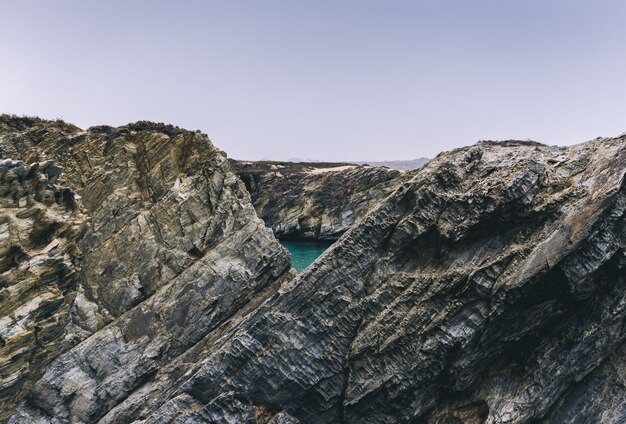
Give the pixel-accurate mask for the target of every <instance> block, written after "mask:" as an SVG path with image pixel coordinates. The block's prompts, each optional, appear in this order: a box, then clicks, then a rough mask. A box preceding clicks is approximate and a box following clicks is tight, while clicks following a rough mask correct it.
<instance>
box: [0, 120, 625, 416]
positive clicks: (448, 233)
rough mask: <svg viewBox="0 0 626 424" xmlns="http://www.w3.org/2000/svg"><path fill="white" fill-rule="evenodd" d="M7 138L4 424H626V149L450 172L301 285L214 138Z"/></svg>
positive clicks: (33, 130)
mask: <svg viewBox="0 0 626 424" xmlns="http://www.w3.org/2000/svg"><path fill="white" fill-rule="evenodd" d="M1 122H2V123H3V126H2V127H0V153H1V154H2V158H11V159H12V161H10V162H8V161H5V162H3V164H5V165H2V166H5V167H7V166H10V167H15V166H17V167H24V168H28V169H34V170H35V171H33V172H32V173H31V174H30V175H31V176H34V175H40V176H38V177H36V178H35V179H33V178H30V179H27V178H23V179H22V180H19V178H18V180H19V181H18V183H10V184H12V186H11V188H10V189H6V187H5V185H6V184H5V180H4V179H3V180H2V185H1V187H2V190H3V193H5V194H6V193H9V194H6V195H4V198H3V203H2V206H3V209H2V215H0V216H1V218H0V219H2V220H3V221H0V234H8V238H7V236H4V235H3V237H4V239H10V240H13V241H11V242H7V243H5V244H2V245H0V248H2V249H14V250H15V251H21V252H23V253H20V254H17V255H13V256H12V257H13V258H14V259H11V260H8V261H3V266H4V267H5V269H4V270H3V273H2V274H1V276H2V279H3V280H2V288H1V289H0V290H2V292H1V293H2V299H3V303H2V308H3V309H2V311H3V315H6V317H5V318H2V321H0V322H1V323H2V325H3V327H2V328H0V331H1V332H2V337H3V339H2V342H3V344H2V346H1V347H0V349H3V350H0V352H2V361H3V362H2V364H3V365H2V366H1V367H0V373H2V374H1V375H0V377H1V378H2V385H3V386H2V390H3V392H0V394H1V395H2V396H3V397H0V401H2V402H3V405H2V406H3V407H2V408H0V410H2V411H8V412H7V413H5V415H4V416H3V419H7V418H8V422H11V423H23V422H28V423H48V422H54V423H70V422H72V423H74V422H100V423H129V422H137V423H146V424H147V423H215V422H218V423H219V422H222V423H235V422H236V423H239V422H248V423H273V424H278V423H298V422H300V423H336V422H350V423H352V422H367V423H394V422H398V423H400V422H428V423H466V424H471V423H522V422H529V423H543V422H545V423H553V422H581V423H588V422H603V423H620V422H624V421H625V420H626V408H625V406H624V405H625V404H626V396H625V393H626V392H625V389H624V387H625V384H626V382H625V380H624V376H625V375H626V361H625V360H624V353H625V349H626V345H625V344H624V338H625V336H626V327H625V326H624V324H625V323H624V319H625V316H626V285H625V284H624V277H625V271H624V262H625V260H626V258H625V256H624V247H625V244H626V228H625V225H624V224H625V215H624V214H625V212H626V188H625V187H624V175H625V173H626V138H624V137H622V138H615V139H598V140H594V141H591V142H588V143H584V144H581V145H577V146H573V147H569V148H559V147H547V146H544V145H541V144H538V143H532V142H517V141H508V142H497V143H496V142H483V143H479V144H477V145H475V146H471V147H468V148H463V149H457V150H454V151H451V152H447V153H442V154H440V155H439V156H438V157H437V158H435V159H434V160H432V161H431V162H430V163H429V164H428V165H427V166H426V167H425V168H423V169H422V170H420V171H419V172H417V173H416V174H415V175H413V176H412V178H409V179H407V180H406V181H403V182H402V183H401V184H400V186H399V187H398V188H397V189H395V190H394V191H393V192H392V193H390V195H389V196H388V197H382V198H381V201H380V203H379V204H378V205H377V206H375V207H373V209H371V210H370V211H369V213H367V215H365V216H364V217H363V218H362V219H360V220H359V221H358V222H356V224H354V225H353V226H352V228H351V229H350V230H348V232H347V233H345V234H344V235H343V236H342V237H341V238H340V239H339V241H338V242H336V243H335V244H334V245H333V246H332V247H331V248H330V249H329V250H328V251H326V253H324V254H323V255H322V257H321V258H320V259H318V260H317V261H316V262H315V263H314V264H313V265H312V266H311V267H309V268H308V269H307V270H306V271H304V272H303V273H301V274H299V275H298V276H297V277H294V274H293V271H292V270H291V269H290V267H289V259H288V255H287V253H286V252H285V251H284V250H283V249H282V248H280V246H279V244H278V243H277V241H276V240H275V238H274V237H273V235H272V231H271V230H270V229H269V228H267V227H265V226H264V225H263V223H262V222H261V221H260V220H259V219H258V218H257V217H256V215H255V213H254V209H253V208H252V205H251V203H250V198H249V196H248V194H247V193H246V190H245V188H244V187H243V184H242V183H241V182H239V180H238V179H237V178H236V177H235V175H234V174H233V173H232V171H231V169H230V167H229V165H228V163H227V160H226V159H225V157H224V155H223V154H222V153H221V152H219V151H218V150H216V149H215V148H214V147H213V146H212V145H211V144H210V142H209V141H208V139H207V138H206V137H205V136H203V135H202V134H199V133H192V132H187V131H183V130H179V129H177V128H175V127H169V126H163V125H157V124H150V123H137V124H132V125H128V126H125V127H120V128H109V127H99V128H92V129H89V130H87V131H81V130H79V129H77V128H75V127H71V126H68V125H66V124H62V123H52V122H45V121H32V120H31V121H29V120H24V119H22V120H19V119H15V118H11V119H9V118H4V120H2V121H1ZM17 160H22V161H23V163H18V162H16V161H17ZM48 160H54V164H51V163H50V162H46V161H48ZM6 164H9V165H6ZM26 164H31V165H26ZM46 167H47V168H46ZM60 167H62V168H63V173H61V174H59V173H58V169H60ZM0 168H1V166H0ZM2 169H4V168H2ZM44 169H48V170H49V171H45V170H44ZM3 172H4V171H3ZM20 172H22V171H20ZM29 172H31V171H28V170H24V172H23V173H22V175H27V174H29ZM37 173H38V174H37ZM14 174H15V173H14ZM53 174H54V176H53ZM56 174H59V175H56ZM3 178H4V177H3ZM10 178H13V176H10ZM35 180H36V181H38V182H37V183H34V182H33V181H35ZM13 181H15V180H13ZM29 181H30V182H29ZM16 184H17V185H16ZM19 184H22V185H23V187H22V186H20V185H19ZM41 184H43V186H41ZM46 184H47V185H46ZM48 186H49V187H51V189H48V190H50V191H52V192H54V193H57V192H58V193H65V194H59V195H56V194H53V195H51V196H50V195H47V196H41V195H38V194H37V193H38V192H41V190H42V187H48ZM66 187H67V191H65V190H66ZM17 192H19V193H25V192H28V193H31V194H29V195H28V196H26V198H27V199H26V200H25V201H20V199H22V198H24V197H25V196H23V195H22V194H20V195H15V194H11V193H17ZM31 198H32V199H31ZM53 198H54V201H52V199H53ZM45 199H47V200H45ZM64 199H67V201H65V200H64ZM71 199H74V200H73V201H72V200H71ZM32 208H36V209H39V210H43V211H44V212H45V214H47V215H46V218H45V219H44V221H45V222H58V224H56V225H54V226H53V229H52V230H50V231H46V232H44V233H45V234H46V235H45V237H43V238H41V239H40V238H38V237H36V236H34V237H33V240H35V241H29V242H26V241H21V240H25V238H27V237H26V236H23V235H21V234H24V235H26V234H30V233H32V232H33V231H34V229H35V228H40V227H41V225H42V224H41V222H42V221H41V219H39V220H37V219H35V218H34V217H33V218H29V217H30V216H31V215H30V214H32V212H28V211H29V210H30V209H32ZM21 209H24V210H23V211H22V210H21ZM18 215H19V216H18ZM33 216H34V215H33ZM42 216H43V215H42ZM66 216H67V218H66ZM18 219H21V220H26V221H24V222H22V221H20V222H18V221H17V220H18ZM3 223H9V224H8V225H7V226H6V227H3V225H4V224H3ZM17 226H19V229H18V230H12V229H10V228H14V227H17ZM9 229H10V230H9ZM38 231H39V230H38ZM35 233H37V234H39V233H40V232H37V231H35ZM18 235H19V237H18ZM4 239H3V240H4ZM55 240H56V242H55ZM57 242H58V243H57ZM55 243H56V244H55ZM12 246H17V247H12ZM61 257H62V258H63V261H64V265H63V267H64V268H63V269H64V272H65V274H63V273H61V274H58V275H55V277H54V278H45V279H44V278H42V275H41V271H39V269H40V268H38V267H36V265H35V264H36V263H37V261H54V260H57V261H59V260H61V259H60V258H61ZM51 263H55V262H51ZM51 266H52V265H51ZM57 266H59V265H57ZM18 272H23V273H24V274H23V275H24V276H23V277H21V276H20V275H22V274H19V275H18V274H17V273H18ZM44 280H45V281H44ZM23 281H26V282H27V283H26V284H25V285H24V284H23ZM21 285H24V287H21ZM39 286H42V287H43V288H45V289H44V290H42V292H43V294H45V295H46V296H49V297H50V298H54V299H57V300H55V303H54V307H46V308H44V309H45V313H41V314H39V313H30V312H29V311H32V310H34V309H33V308H35V309H36V304H35V303H34V302H32V299H34V298H35V297H36V296H37V295H38V294H37V293H35V292H32V293H31V292H29V290H33V289H32V288H31V287H39ZM17 290H20V291H21V292H23V293H25V295H24V296H18V295H12V294H11V293H14V292H16V291H17ZM7 295H8V296H9V297H7ZM11 296H13V297H11ZM4 299H9V300H8V301H6V300H4ZM39 304H41V303H39ZM18 311H21V312H18ZM7 317H8V318H7ZM50 317H55V318H54V321H53V322H52V323H51V322H50V319H49V318H50ZM11 326H12V327H11ZM51 326H52V327H55V326H57V327H58V328H59V330H58V331H56V332H52V333H51V332H50V330H49V329H50V328H52V327H51ZM18 327H19V328H18ZM6 328H9V329H10V331H7V330H6ZM42 328H46V329H48V330H46V331H45V332H43V333H37V332H38V331H41V329H42ZM11 329H17V330H11ZM11 331H13V332H11ZM15 331H17V332H15ZM31 333H34V334H45V340H46V343H37V342H32V338H33V337H34V336H32V335H30V334H31ZM10 334H22V335H20V336H18V337H19V339H20V340H18V339H15V340H13V339H11V337H12V336H10ZM42 340H43V339H42ZM7 346H9V350H8V352H9V353H6V352H7V350H6V349H5V348H6V347H7ZM19 349H25V351H28V352H34V353H29V354H30V355H34V356H37V357H41V358H44V359H43V360H42V361H41V363H40V364H39V365H38V366H35V367H33V366H32V363H29V362H28V361H26V362H24V360H22V359H20V358H19V355H18V356H17V357H16V358H15V359H13V358H12V357H9V356H10V355H13V353H10V352H15V351H16V350H19ZM6 364H8V366H7V365H6ZM25 364H30V367H29V366H28V365H25ZM12 376H14V377H12ZM7 388H8V389H7ZM6 390H11V391H12V392H11V393H17V394H18V395H17V396H16V395H13V397H11V396H6V395H5V393H8V392H6ZM5 405H6V406H5ZM9 417H10V418H9Z"/></svg>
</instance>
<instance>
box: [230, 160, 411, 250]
mask: <svg viewBox="0 0 626 424" xmlns="http://www.w3.org/2000/svg"><path fill="white" fill-rule="evenodd" d="M231 163H232V164H233V167H234V169H235V171H236V172H237V174H238V175H239V177H240V178H241V179H242V180H243V182H244V183H245V184H246V188H247V189H248V191H250V195H251V197H252V203H253V205H254V207H255V209H256V211H257V214H258V215H259V217H261V218H262V219H263V220H264V221H265V223H266V224H267V225H268V226H269V227H271V228H272V230H273V231H274V234H275V235H276V236H277V237H279V238H281V239H295V240H336V239H338V238H339V237H340V236H341V235H342V234H343V233H345V232H346V231H348V229H350V227H352V225H354V223H355V222H357V221H358V220H359V219H360V218H362V217H364V216H365V215H366V214H367V212H369V211H370V210H371V209H372V208H373V207H375V206H376V205H377V204H378V203H380V202H381V201H382V200H383V199H384V198H386V197H387V196H389V194H391V193H392V192H393V191H394V190H395V189H396V188H397V187H398V186H399V185H400V184H401V183H402V182H403V181H408V180H409V179H410V178H411V177H412V176H413V175H414V174H415V172H416V171H407V172H403V171H398V170H395V169H389V168H383V167H370V166H357V165H350V164H345V163H336V164H332V163H291V162H243V161H231Z"/></svg>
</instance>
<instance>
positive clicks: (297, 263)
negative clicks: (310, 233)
mask: <svg viewBox="0 0 626 424" xmlns="http://www.w3.org/2000/svg"><path fill="white" fill-rule="evenodd" d="M280 243H281V244H282V245H283V246H284V247H285V248H286V249H287V250H288V251H289V253H290V254H291V266H292V267H293V268H294V269H295V270H296V271H298V272H302V271H304V270H305V269H307V268H308V266H309V265H311V264H312V263H313V262H315V260H316V259H317V258H318V257H319V256H320V255H321V254H322V253H324V252H325V251H326V249H328V248H329V247H330V246H331V245H332V244H333V242H332V241H318V240H281V241H280Z"/></svg>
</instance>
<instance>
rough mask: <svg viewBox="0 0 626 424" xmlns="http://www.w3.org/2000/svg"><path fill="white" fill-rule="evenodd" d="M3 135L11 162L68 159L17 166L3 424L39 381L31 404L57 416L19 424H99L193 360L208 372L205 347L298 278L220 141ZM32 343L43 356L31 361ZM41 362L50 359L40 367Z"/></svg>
mask: <svg viewBox="0 0 626 424" xmlns="http://www.w3.org/2000/svg"><path fill="white" fill-rule="evenodd" d="M0 122H1V124H2V125H1V126H0V153H1V154H2V158H8V157H12V158H18V159H22V160H24V161H25V162H28V163H39V161H42V160H44V159H45V160H48V161H50V160H53V161H54V164H51V163H50V162H48V163H47V165H46V166H47V168H44V169H43V170H42V172H43V174H41V178H39V175H40V174H37V173H34V171H33V169H35V168H36V166H31V167H29V166H28V165H24V164H23V162H13V161H6V160H5V161H4V162H3V163H4V164H5V165H4V168H6V167H7V164H14V163H15V164H17V165H18V168H19V167H22V168H24V170H21V171H20V172H21V174H19V175H17V176H15V177H14V176H13V174H15V173H16V172H15V171H13V172H11V171H12V170H14V169H16V167H15V166H13V168H12V169H9V170H8V171H7V172H4V168H3V173H2V189H3V193H2V194H3V203H2V206H3V208H2V218H1V219H3V222H2V224H0V228H3V234H7V230H8V238H7V237H6V236H3V237H5V240H3V241H2V244H1V245H0V248H5V249H8V250H10V251H11V252H15V253H12V257H15V258H14V259H11V258H7V259H6V260H4V261H3V262H6V263H5V264H3V269H2V270H1V271H2V272H3V274H2V278H3V284H2V288H1V289H0V290H2V291H1V292H0V293H1V295H2V299H3V302H2V311H3V315H5V314H6V316H5V317H4V318H2V321H0V322H1V323H2V324H3V326H2V328H0V332H1V334H2V337H3V339H2V340H3V346H2V348H1V349H2V351H1V352H2V353H3V356H2V358H1V360H2V364H3V365H2V368H0V372H1V373H2V374H1V376H0V377H1V378H2V392H1V393H2V395H1V396H2V397H1V398H0V399H3V398H4V399H6V400H5V401H4V402H7V403H5V405H6V407H4V406H5V405H3V407H2V408H0V410H2V411H3V413H4V415H3V416H2V417H1V418H4V419H6V418H7V416H8V415H9V414H11V410H10V408H11V406H12V405H13V404H14V403H16V402H18V401H19V400H20V399H22V398H23V397H24V396H23V392H24V389H25V388H27V387H29V386H30V383H32V381H37V382H36V384H34V386H32V387H30V393H29V394H28V396H26V397H25V407H27V406H28V405H30V404H31V402H32V404H33V405H34V406H36V407H37V408H38V409H39V410H40V411H42V414H41V415H37V418H35V417H27V416H26V415H24V414H23V413H22V412H19V411H18V412H17V413H16V414H15V415H14V417H13V418H12V422H37V421H38V420H39V421H41V422H49V420H50V419H52V417H54V419H55V420H59V421H61V422H63V421H68V422H69V421H72V422H94V421H97V420H98V419H100V418H102V417H103V416H104V415H105V414H106V413H107V412H108V411H109V410H110V409H111V408H113V407H114V406H115V405H116V404H117V403H119V402H120V401H122V400H123V399H126V398H127V397H128V396H130V395H131V394H132V393H133V392H134V391H136V390H141V389H143V388H145V387H148V386H149V385H150V384H151V382H152V380H153V379H154V378H155V376H156V373H157V371H158V370H159V369H160V368H162V367H166V366H167V367H170V368H171V369H170V370H171V371H174V368H175V365H173V363H174V362H175V361H176V360H177V359H179V358H180V357H181V356H183V355H187V356H186V357H187V359H186V360H187V361H193V360H199V357H196V356H194V353H193V349H198V346H199V345H202V343H210V342H209V341H208V340H207V339H210V338H211V337H215V334H217V333H219V332H220V331H224V328H226V327H228V326H231V325H234V324H235V323H236V322H237V320H238V319H239V316H240V314H242V313H243V312H245V311H246V309H247V308H248V309H249V308H253V307H254V306H255V305H256V304H258V303H260V302H261V301H262V300H263V299H264V298H265V297H268V296H270V295H271V294H272V293H273V292H275V291H276V290H277V289H278V287H279V286H280V284H281V283H282V281H283V280H285V279H289V278H290V277H291V276H292V271H291V268H290V264H289V257H288V254H287V252H286V251H285V250H284V249H283V248H282V247H281V246H280V245H279V244H278V242H277V241H276V240H275V238H274V237H273V235H272V232H271V230H270V229H268V228H266V227H265V225H264V223H263V222H262V221H261V220H260V219H258V218H257V217H256V214H255V212H254V209H253V207H252V205H251V203H250V200H249V195H248V193H247V191H246V189H245V187H244V186H243V184H242V183H241V182H240V181H239V179H238V178H237V177H236V176H235V174H234V173H233V172H232V171H231V169H230V166H229V164H228V161H227V159H226V157H225V155H224V154H223V153H222V152H220V151H219V150H217V149H215V148H214V147H213V146H212V144H211V143H210V141H209V140H208V138H207V137H206V136H205V135H203V134H200V133H197V132H189V131H183V130H180V129H178V128H175V127H171V126H165V125H159V124H151V123H144V122H140V123H137V124H133V125H128V126H125V127H120V128H110V127H95V128H91V129H89V130H88V131H81V130H80V129H78V128H75V127H72V126H69V125H67V124H64V123H60V122H48V121H41V120H37V119H20V118H11V117H6V116H5V117H3V119H2V120H0ZM40 168H41V166H40ZM29 169H30V171H29ZM50 169H54V170H55V174H56V175H55V178H56V179H58V180H59V181H62V182H63V184H66V185H69V186H70V187H71V188H72V190H73V191H72V192H71V195H70V196H69V198H70V199H71V200H72V201H73V202H74V203H76V204H75V205H73V208H74V209H77V210H79V211H81V212H80V216H76V217H75V215H76V213H71V212H70V211H66V209H67V205H65V204H64V203H63V199H64V197H67V196H65V193H64V192H61V195H59V193H58V192H59V190H58V189H57V188H55V187H54V186H52V185H50V184H48V183H50V182H51V181H50V172H48V171H49V170H50ZM61 171H62V172H61ZM7 175H8V177H7ZM21 175H23V176H21ZM9 177H10V178H9ZM14 180H15V181H16V182H15V181H14ZM31 180H35V181H38V184H39V185H42V184H43V185H46V187H39V186H36V187H33V188H32V189H30V191H31V192H32V193H30V194H29V193H26V192H25V191H26V188H21V187H20V184H21V185H22V186H27V187H30V186H33V184H34V183H30V181H31ZM12 181H13V182H12ZM5 184H13V185H11V186H10V187H9V190H8V191H7V190H5V189H4V185H5ZM16 192H19V194H15V193H16ZM22 192H24V193H22ZM42 193H47V194H45V196H44V195H43V194H42ZM40 197H42V198H44V199H43V200H41V199H39V198H40ZM47 197H50V198H52V200H49V201H46V200H45V199H46V198H47ZM41 202H43V203H45V204H46V205H47V206H45V205H44V206H42V205H40V204H39V203H41ZM33 210H36V211H39V215H37V214H35V212H32V211H33ZM63 214H66V215H63ZM5 217H8V218H5ZM18 219H19V220H21V221H19V222H16V220H18ZM42 222H43V223H42ZM69 225H73V226H79V227H80V230H76V231H74V232H70V230H69V229H66V228H65V227H67V226H69ZM43 226H46V227H45V229H44V230H45V231H44V230H42V229H41V228H42V227H43ZM13 227H15V228H16V229H15V230H13ZM57 227H58V228H57ZM39 233H45V234H41V235H39ZM20 236H21V237H20ZM22 238H27V239H30V243H27V244H24V242H18V241H16V240H21V239H22ZM48 243H49V244H48ZM54 243H56V244H54ZM40 248H43V250H40ZM42 255H44V257H43V258H42V257H41V256H42ZM56 258H59V259H58V260H57V262H53V259H55V260H56ZM41 261H45V266H46V268H42V266H40V265H39V263H40V262H41ZM50 267H55V268H52V270H54V274H53V275H52V276H50V275H49V274H51V273H52V270H48V268H50ZM33 286H34V288H33ZM31 292H32V294H31ZM22 293H25V294H22ZM37 293H40V294H37ZM36 296H38V297H36ZM41 299H43V300H41ZM44 302H47V303H44ZM52 302H54V303H53V304H52V305H50V306H48V303H52ZM42 309H43V312H42V311H41V310H42ZM53 319H54V322H51V321H52V320H53ZM30 333H33V335H31V334H30ZM49 334H50V335H49ZM52 337H54V339H53V340H48V339H51V338H52ZM33 338H34V339H35V340H34V342H33V341H31V340H29V339H33ZM21 345H27V347H25V348H24V349H28V350H27V351H24V352H22V351H20V352H16V347H15V346H18V347H19V346H21ZM7 349H8V351H7V352H6V356H5V351H6V350H7ZM24 349H23V350H24ZM39 356H41V357H42V358H43V360H44V362H42V363H39V362H37V361H34V360H35V359H36V358H38V357H39ZM52 356H54V357H55V358H56V359H55V360H54V361H52V363H51V364H50V365H49V366H48V368H47V371H46V372H45V373H44V371H45V370H46V368H45V366H46V365H47V362H48V361H49V360H50V359H54V358H52ZM24 357H25V359H22V358H24ZM190 358H192V359H190ZM181 360H182V359H181ZM22 362H27V363H28V364H30V367H29V366H28V365H22ZM33 362H35V366H33V364H32V363H33ZM181 366H182V367H183V368H180V369H179V370H178V372H181V373H184V372H185V371H186V369H185V368H184V367H185V366H184V365H181ZM42 374H43V375H42ZM24 381H26V382H27V383H29V384H26V385H25V384H24ZM5 393H6V395H5ZM4 411H6V412H4Z"/></svg>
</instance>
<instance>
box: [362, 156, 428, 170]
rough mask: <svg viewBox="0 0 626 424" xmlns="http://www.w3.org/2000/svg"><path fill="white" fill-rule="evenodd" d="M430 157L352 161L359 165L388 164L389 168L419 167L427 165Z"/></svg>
mask: <svg viewBox="0 0 626 424" xmlns="http://www.w3.org/2000/svg"><path fill="white" fill-rule="evenodd" d="M429 161H430V159H428V158H419V159H412V160H389V161H363V162H356V161H352V162H351V163H356V164H357V165H370V166H386V167H387V168H392V169H419V168H421V167H423V166H424V165H426V164H427V163H428V162H429Z"/></svg>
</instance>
